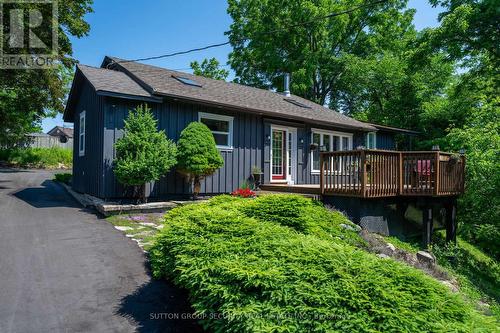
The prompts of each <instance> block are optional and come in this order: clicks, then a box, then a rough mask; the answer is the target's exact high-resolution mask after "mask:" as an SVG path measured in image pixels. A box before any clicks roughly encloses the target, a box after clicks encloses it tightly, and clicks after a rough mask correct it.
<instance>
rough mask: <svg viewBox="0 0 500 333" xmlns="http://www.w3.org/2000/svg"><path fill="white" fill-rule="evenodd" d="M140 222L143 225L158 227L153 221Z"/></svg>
mask: <svg viewBox="0 0 500 333" xmlns="http://www.w3.org/2000/svg"><path fill="white" fill-rule="evenodd" d="M139 224H140V225H143V226H145V227H152V228H155V227H156V224H155V223H151V222H139Z"/></svg>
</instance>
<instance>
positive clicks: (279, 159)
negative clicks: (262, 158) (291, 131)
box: [271, 129, 287, 180]
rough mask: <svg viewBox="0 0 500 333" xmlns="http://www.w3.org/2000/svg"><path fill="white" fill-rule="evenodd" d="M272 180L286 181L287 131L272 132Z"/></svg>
mask: <svg viewBox="0 0 500 333" xmlns="http://www.w3.org/2000/svg"><path fill="white" fill-rule="evenodd" d="M271 149H272V155H273V158H272V162H271V163H272V165H271V170H272V179H275V180H280V179H283V180H284V179H286V170H287V168H286V161H287V159H286V151H287V150H286V131H284V130H278V129H273V130H272V146H271Z"/></svg>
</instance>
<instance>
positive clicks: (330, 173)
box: [320, 150, 465, 198]
mask: <svg viewBox="0 0 500 333" xmlns="http://www.w3.org/2000/svg"><path fill="white" fill-rule="evenodd" d="M464 167H465V159H464V157H463V156H456V155H453V154H451V153H444V152H438V151H430V152H398V151H386V150H350V151H335V152H324V153H321V154H320V174H321V177H320V189H321V193H322V194H325V195H328V194H334V195H347V196H359V197H367V198H376V197H390V196H397V195H406V196H445V195H458V194H461V193H463V190H464Z"/></svg>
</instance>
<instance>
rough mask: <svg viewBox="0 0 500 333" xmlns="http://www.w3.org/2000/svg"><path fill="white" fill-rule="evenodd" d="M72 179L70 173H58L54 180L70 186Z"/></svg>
mask: <svg viewBox="0 0 500 333" xmlns="http://www.w3.org/2000/svg"><path fill="white" fill-rule="evenodd" d="M71 177H72V176H71V174H70V173H56V174H55V175H54V180H55V181H58V182H61V183H65V184H69V182H70V180H71Z"/></svg>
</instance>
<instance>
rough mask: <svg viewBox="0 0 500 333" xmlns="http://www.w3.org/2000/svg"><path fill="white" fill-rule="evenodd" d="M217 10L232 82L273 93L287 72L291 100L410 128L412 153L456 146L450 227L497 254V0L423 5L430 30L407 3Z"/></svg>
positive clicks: (265, 1) (242, 1)
mask: <svg viewBox="0 0 500 333" xmlns="http://www.w3.org/2000/svg"><path fill="white" fill-rule="evenodd" d="M228 2H229V8H228V12H229V14H230V16H231V17H232V19H233V23H232V25H231V28H230V31H229V32H228V35H229V40H230V42H231V45H232V46H233V51H232V53H231V54H230V56H229V63H230V64H231V66H232V68H233V69H234V71H235V74H236V79H235V80H236V81H237V82H240V83H243V84H247V85H252V86H256V87H261V88H273V89H277V90H281V89H282V82H283V79H282V78H283V75H284V73H291V76H292V83H291V90H292V93H294V94H296V95H299V96H302V97H304V98H307V99H309V100H312V101H315V102H317V103H320V104H324V105H325V104H326V105H329V106H330V107H331V108H332V109H335V110H338V111H340V112H344V113H346V114H348V115H350V116H353V117H355V118H358V119H361V120H365V121H370V122H374V123H378V124H382V125H389V126H396V127H402V128H408V129H413V130H418V131H420V132H421V133H422V135H421V136H420V140H418V142H417V147H416V148H419V149H430V147H431V146H432V145H435V144H439V145H440V146H441V148H442V149H447V150H453V151H458V150H459V149H461V148H466V150H467V157H468V163H467V168H466V171H467V177H466V182H467V184H466V194H465V195H464V196H463V198H462V199H461V200H460V207H459V211H460V212H461V213H460V214H459V219H460V220H461V221H462V226H463V227H462V228H461V229H460V230H461V231H462V232H463V235H464V236H467V238H468V239H469V240H472V241H474V242H476V244H481V246H482V247H483V248H484V249H487V250H489V251H490V253H493V254H494V255H496V256H498V255H499V254H498V245H495V242H496V239H498V235H499V234H500V226H499V223H500V202H499V201H498V199H497V198H498V195H497V194H496V193H498V192H499V191H500V180H499V179H498V171H496V170H495V168H497V166H498V164H499V161H498V156H499V155H498V151H499V150H500V147H499V145H500V144H499V135H500V134H499V133H500V132H499V125H498V124H500V114H499V112H500V111H499V110H500V103H499V100H498V96H500V85H499V78H500V76H499V75H498V68H499V67H500V66H499V45H500V26H499V23H498V22H499V21H498V16H499V13H500V12H499V7H498V1H497V0H429V3H430V4H431V5H433V6H440V8H441V7H442V8H443V9H442V12H441V13H440V14H439V25H438V26H437V27H435V28H426V29H424V30H422V31H417V30H416V29H415V27H414V26H413V16H414V13H415V12H414V10H412V9H408V8H407V5H408V1H406V0H388V1H384V2H378V1H375V2H372V3H370V2H367V1H362V0H355V1H347V0H339V1H334V0H319V1H313V0H298V1H288V2H281V1H271V0H262V1H252V0H229V1H228ZM337 14H338V15H337ZM472 221H474V222H472Z"/></svg>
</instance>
